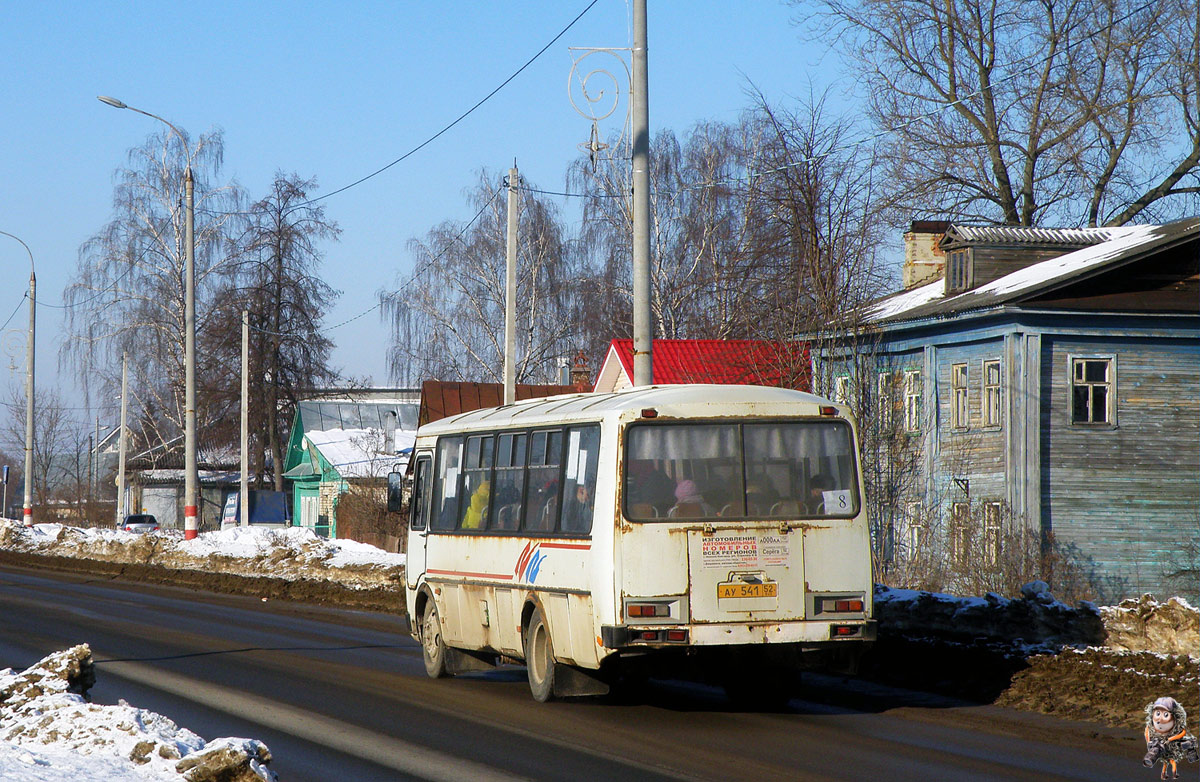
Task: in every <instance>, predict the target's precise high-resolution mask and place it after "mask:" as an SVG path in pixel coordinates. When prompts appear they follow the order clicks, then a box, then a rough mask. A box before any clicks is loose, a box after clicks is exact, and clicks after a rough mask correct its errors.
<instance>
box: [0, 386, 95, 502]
mask: <svg viewBox="0 0 1200 782" xmlns="http://www.w3.org/2000/svg"><path fill="white" fill-rule="evenodd" d="M25 403H26V399H25V394H24V393H23V392H19V391H17V390H16V389H13V390H12V392H11V393H10V394H9V397H8V401H7V402H6V403H5V404H4V407H5V408H7V410H8V413H9V415H8V417H7V418H6V419H5V420H4V424H3V426H2V428H0V443H3V445H4V447H5V449H6V450H9V451H11V452H13V453H17V452H20V453H24V451H25ZM68 413H69V411H68V410H67V409H66V408H65V407H64V406H63V401H62V397H60V396H59V395H58V392H56V391H53V390H48V389H41V390H38V391H35V392H34V404H33V502H34V504H35V505H36V506H40V507H42V508H45V507H46V506H47V505H48V504H49V502H50V501H51V500H52V499H57V498H60V497H62V496H73V495H75V494H77V491H74V490H77V489H78V488H79V487H78V486H77V485H76V486H72V480H71V479H72V477H73V471H72V469H71V467H72V463H76V464H77V462H78V460H79V457H80V452H81V451H82V452H84V453H86V451H87V447H86V444H87V435H86V434H84V435H83V437H82V442H81V440H80V437H79V432H80V431H83V429H84V428H83V427H79V426H77V425H76V424H75V422H74V421H72V420H71V418H70V416H69V415H68ZM75 477H80V476H78V475H76V476H75ZM10 494H11V492H10Z"/></svg>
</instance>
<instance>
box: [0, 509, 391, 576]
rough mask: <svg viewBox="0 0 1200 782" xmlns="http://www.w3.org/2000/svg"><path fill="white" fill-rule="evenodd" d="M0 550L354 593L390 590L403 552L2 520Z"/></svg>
mask: <svg viewBox="0 0 1200 782" xmlns="http://www.w3.org/2000/svg"><path fill="white" fill-rule="evenodd" d="M0 549H5V550H10V551H17V552H22V553H26V554H37V555H42V556H59V557H75V558H82V559H91V560H99V561H103V562H117V563H122V564H139V565H155V566H159V567H166V568H174V569H181V570H200V571H205V572H208V573H229V574H233V575H239V576H269V577H271V578H281V579H287V580H299V579H313V580H319V581H332V582H336V583H339V584H342V585H345V586H348V587H351V588H355V589H370V588H375V587H387V586H392V585H394V584H395V583H396V582H397V581H399V579H400V578H401V575H402V573H403V571H404V555H403V554H391V553H388V552H386V551H383V550H381V549H379V548H376V547H375V546H370V545H367V544H365V543H358V542H356V541H353V540H326V539H324V538H321V537H318V536H317V535H316V534H315V533H314V532H313V531H312V530H309V529H304V528H302V527H286V528H282V529H261V528H254V527H250V528H244V527H234V528H231V529H227V530H221V531H219V532H204V533H201V534H200V535H198V536H197V537H195V538H193V539H192V540H184V537H183V533H182V532H181V531H179V530H160V531H158V532H151V533H147V534H144V535H137V534H134V533H132V532H125V531H124V530H120V529H112V528H105V527H94V528H80V527H69V526H65V525H62V524H35V525H34V526H33V527H26V526H24V525H23V524H20V523H18V522H13V521H8V520H2V519H0Z"/></svg>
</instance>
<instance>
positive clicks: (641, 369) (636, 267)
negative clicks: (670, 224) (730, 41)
mask: <svg viewBox="0 0 1200 782" xmlns="http://www.w3.org/2000/svg"><path fill="white" fill-rule="evenodd" d="M632 88H633V89H632V95H631V98H632V100H633V125H632V130H633V384H634V385H635V386H648V385H650V384H652V383H653V382H654V363H653V362H654V359H653V342H652V340H653V334H654V326H653V324H652V322H651V320H650V99H649V95H648V90H649V78H648V77H647V75H646V0H634V3H633V84H632Z"/></svg>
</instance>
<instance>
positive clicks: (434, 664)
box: [421, 597, 449, 679]
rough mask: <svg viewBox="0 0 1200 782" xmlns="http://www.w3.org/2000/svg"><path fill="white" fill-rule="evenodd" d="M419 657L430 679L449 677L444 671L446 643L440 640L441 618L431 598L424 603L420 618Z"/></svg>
mask: <svg viewBox="0 0 1200 782" xmlns="http://www.w3.org/2000/svg"><path fill="white" fill-rule="evenodd" d="M421 656H422V657H424V658H425V673H427V674H429V675H430V677H432V678H434V679H441V678H443V677H445V676H447V675H449V674H448V672H447V671H446V642H445V640H443V639H442V618H441V617H440V616H439V615H438V610H437V604H435V603H434V602H433V598H432V597H430V598H429V600H428V601H426V603H425V611H424V613H423V614H422V616H421Z"/></svg>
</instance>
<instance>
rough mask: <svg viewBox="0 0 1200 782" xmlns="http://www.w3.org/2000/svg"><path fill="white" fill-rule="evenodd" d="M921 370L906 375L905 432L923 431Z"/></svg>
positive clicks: (910, 371)
mask: <svg viewBox="0 0 1200 782" xmlns="http://www.w3.org/2000/svg"><path fill="white" fill-rule="evenodd" d="M921 392H922V388H921V370H919V369H910V370H908V371H907V372H905V373H904V430H905V431H906V432H919V431H921Z"/></svg>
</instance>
